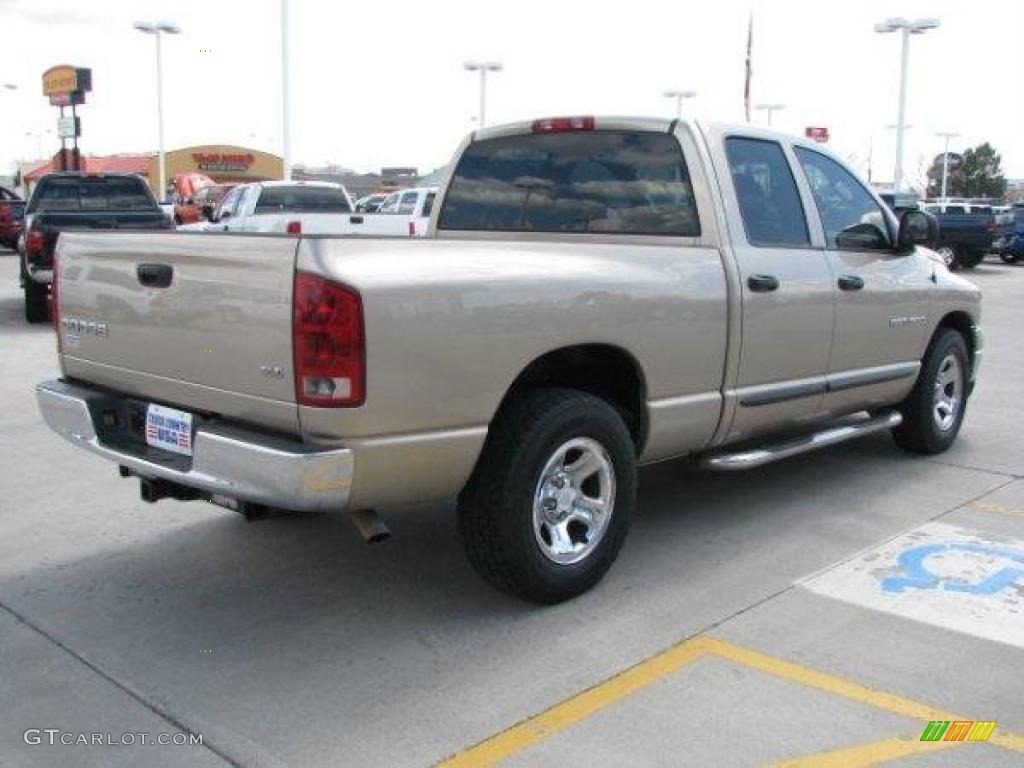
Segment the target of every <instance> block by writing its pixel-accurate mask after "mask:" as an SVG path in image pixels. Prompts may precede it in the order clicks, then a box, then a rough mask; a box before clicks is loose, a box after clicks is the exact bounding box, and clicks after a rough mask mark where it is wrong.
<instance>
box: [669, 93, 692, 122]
mask: <svg viewBox="0 0 1024 768" xmlns="http://www.w3.org/2000/svg"><path fill="white" fill-rule="evenodd" d="M696 95H697V92H696V91H665V98H666V99H675V100H676V119H677V120H678V119H679V118H681V117H682V116H683V99H692V98H693V97H694V96H696Z"/></svg>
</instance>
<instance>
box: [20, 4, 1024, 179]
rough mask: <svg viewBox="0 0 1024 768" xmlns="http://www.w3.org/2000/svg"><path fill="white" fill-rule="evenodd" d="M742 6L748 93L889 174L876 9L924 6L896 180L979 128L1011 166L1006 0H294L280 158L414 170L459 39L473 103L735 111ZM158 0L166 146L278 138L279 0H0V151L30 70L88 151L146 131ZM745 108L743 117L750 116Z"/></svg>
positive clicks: (1013, 96) (1021, 26) (24, 96)
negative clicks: (73, 117) (67, 98)
mask: <svg viewBox="0 0 1024 768" xmlns="http://www.w3.org/2000/svg"><path fill="white" fill-rule="evenodd" d="M751 11H753V14H754V78H753V99H754V101H755V102H781V103H784V104H785V105H786V109H785V110H784V111H783V112H781V113H777V114H776V116H775V118H774V124H775V126H776V127H778V128H780V129H782V130H786V131H791V132H795V133H802V132H803V129H804V127H805V126H808V125H821V126H827V127H828V128H829V130H830V132H831V134H832V142H831V146H832V147H833V149H834V150H835V151H837V152H838V153H840V154H841V155H843V156H845V157H847V158H850V159H851V161H852V162H854V164H855V165H856V166H857V168H858V169H859V170H860V171H861V172H862V173H865V174H866V172H867V162H868V157H869V154H870V153H871V152H872V148H873V160H874V162H873V165H874V178H875V180H888V179H891V178H892V165H893V145H894V138H895V137H894V132H893V131H892V130H886V128H885V126H886V124H890V123H894V122H895V121H896V107H897V92H898V84H899V37H898V35H895V34H890V35H879V34H876V33H874V32H873V30H872V25H873V24H874V22H876V21H880V20H882V19H884V18H886V17H888V16H904V17H908V18H915V17H921V16H936V17H939V18H940V19H941V21H942V26H941V28H940V29H938V30H934V31H931V32H928V33H927V34H925V35H923V36H915V37H912V38H911V46H910V48H911V50H910V87H909V98H908V105H907V118H908V123H910V124H911V126H912V127H911V129H910V130H909V131H908V133H907V145H908V146H907V151H906V155H905V158H906V159H905V169H906V175H907V177H908V178H909V179H911V180H914V179H917V178H919V177H920V175H921V173H920V169H921V168H922V167H923V166H924V165H926V162H927V161H926V158H927V159H930V158H931V157H933V156H934V155H935V153H936V152H939V151H941V149H942V141H941V139H937V138H936V137H935V136H934V135H933V134H934V133H935V132H936V131H939V130H953V131H958V132H959V133H961V134H962V135H963V137H962V138H961V139H955V140H954V141H953V143H952V145H951V149H955V150H960V149H962V148H963V147H964V146H967V145H973V144H976V143H978V142H980V141H984V140H988V141H991V142H992V143H993V144H994V145H995V147H996V149H997V150H998V151H999V152H1001V153H1002V156H1003V167H1004V169H1005V171H1006V173H1007V176H1008V177H1011V178H1013V177H1024V99H1021V88H1022V86H1021V62H1022V58H1021V53H1020V51H1021V42H1020V41H1021V34H1022V32H1024V2H1022V1H1021V0H974V2H967V1H966V0H931V1H925V0H862V1H861V2H829V0H818V1H817V2H805V1H804V0H772V2H751V0H738V1H735V2H734V1H733V0H717V2H714V3H708V2H700V3H693V2H685V0H676V1H675V2H665V0H661V1H656V2H649V1H648V0H631V2H627V3H621V2H619V3H599V2H594V1H593V0H590V1H589V2H585V1H578V0H541V1H539V2H538V1H537V0H516V1H515V2H503V3H493V2H484V1H483V0H476V2H463V1H462V0H434V1H433V2H423V0H418V2H407V0H390V1H389V2H386V3H385V2H373V0H369V1H368V2H361V3H356V2H350V1H345V2H336V1H334V0H291V39H292V84H293V93H292V107H293V110H292V111H293V115H292V126H293V128H292V132H293V140H292V141H293V156H294V160H295V162H297V163H305V164H311V165H319V164H323V163H326V162H333V163H337V164H340V165H345V166H349V167H352V168H355V169H357V170H366V169H368V168H374V169H376V168H379V167H380V166H382V165H414V166H417V167H419V168H420V169H423V170H427V169H431V168H433V167H435V166H437V165H439V164H442V163H444V162H446V161H447V160H448V159H449V157H450V155H451V152H452V151H453V150H454V148H455V146H456V144H457V143H458V141H459V139H460V138H461V137H462V136H463V135H464V134H465V133H466V132H468V131H469V130H472V128H473V125H474V123H473V122H472V118H473V117H474V116H475V114H476V111H477V80H476V76H475V75H473V74H471V73H468V72H465V71H463V69H462V62H463V61H464V60H465V59H467V58H476V57H480V58H488V59H498V60H500V61H502V62H504V64H505V71H503V72H501V73H499V74H497V75H495V76H493V78H492V79H491V82H490V86H491V87H490V88H489V93H488V115H487V118H488V122H489V123H494V122H504V121H509V120H517V119H523V118H532V117H538V116H546V115H560V114H561V115H564V114H615V115H666V116H667V115H671V114H672V113H673V111H674V106H673V105H672V104H670V102H669V101H668V100H667V99H665V98H664V97H663V96H662V95H661V94H662V92H663V91H664V90H665V89H666V88H682V89H694V90H696V91H698V96H697V98H696V99H694V100H692V101H691V102H690V103H688V104H687V105H686V108H687V111H688V112H691V113H692V114H695V115H696V116H698V117H703V118H707V119H712V120H729V121H740V120H742V119H743V71H744V65H743V60H744V53H745V46H746V35H747V18H748V15H749V14H750V12H751ZM163 18H167V19H170V20H172V21H174V22H176V23H178V24H179V25H180V26H181V28H182V31H183V33H182V34H181V35H179V36H177V37H170V38H166V39H165V41H164V56H163V60H164V79H165V88H164V111H165V136H166V147H167V148H168V149H171V148H175V147H181V146H189V145H193V144H205V143H232V144H242V145H247V146H252V147H255V148H258V149H265V150H269V151H272V152H277V153H279V152H280V150H281V143H280V125H281V118H280V84H281V79H280V44H279V0H215V1H211V0H95V2H76V1H75V0H0V29H2V31H3V32H2V36H0V40H2V43H0V51H2V55H0V83H14V84H17V85H18V86H19V90H18V91H16V92H11V91H8V90H6V89H4V90H2V91H0V170H4V171H6V170H8V169H11V168H12V167H13V163H14V161H15V160H16V159H17V158H28V157H32V156H34V155H35V154H36V147H37V139H36V138H35V137H34V136H26V132H35V133H36V134H38V133H39V132H44V134H43V148H44V150H45V151H46V152H47V153H49V152H50V151H52V150H53V149H55V147H56V139H55V138H54V136H53V134H52V133H51V134H45V131H47V130H53V129H55V118H56V108H53V107H49V106H48V105H47V103H46V99H45V98H44V97H43V96H42V95H41V84H40V76H41V74H42V72H43V70H45V69H47V68H48V67H50V66H52V65H54V64H59V63H68V64H74V65H77V66H85V67H91V68H92V71H93V89H94V90H93V92H92V93H91V94H89V97H88V104H87V105H86V106H84V107H83V108H81V112H80V114H81V117H82V125H83V137H82V140H81V146H82V148H83V150H84V151H85V152H88V153H95V154H105V153H113V152H132V151H145V150H151V149H155V147H156V143H157V140H156V93H155V79H156V75H155V53H154V45H153V39H152V37H150V36H147V35H143V34H141V33H138V32H135V31H134V30H133V29H132V22H133V21H134V20H136V19H163ZM762 119H763V117H762V116H761V115H755V120H762Z"/></svg>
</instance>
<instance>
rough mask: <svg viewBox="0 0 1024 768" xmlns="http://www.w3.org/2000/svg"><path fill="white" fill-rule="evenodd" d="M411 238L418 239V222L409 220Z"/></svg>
mask: <svg viewBox="0 0 1024 768" xmlns="http://www.w3.org/2000/svg"><path fill="white" fill-rule="evenodd" d="M409 237H416V222H415V221H413V220H412V219H409Z"/></svg>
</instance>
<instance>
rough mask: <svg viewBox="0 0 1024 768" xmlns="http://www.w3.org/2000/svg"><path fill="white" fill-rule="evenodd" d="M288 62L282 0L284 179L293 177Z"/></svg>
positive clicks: (285, 8) (283, 0)
mask: <svg viewBox="0 0 1024 768" xmlns="http://www.w3.org/2000/svg"><path fill="white" fill-rule="evenodd" d="M289 81H290V76H289V62H288V0H281V157H282V160H283V161H284V169H283V171H284V180H285V181H291V178H292V106H291V83H290V82H289Z"/></svg>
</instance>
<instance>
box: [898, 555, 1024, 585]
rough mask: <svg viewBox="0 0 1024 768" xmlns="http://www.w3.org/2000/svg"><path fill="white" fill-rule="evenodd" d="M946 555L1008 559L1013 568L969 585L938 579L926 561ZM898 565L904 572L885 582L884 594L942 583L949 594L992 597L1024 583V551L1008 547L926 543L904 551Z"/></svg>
mask: <svg viewBox="0 0 1024 768" xmlns="http://www.w3.org/2000/svg"><path fill="white" fill-rule="evenodd" d="M943 552H974V553H977V554H979V555H988V556H990V557H998V558H1005V559H1006V560H1008V561H1010V562H1011V563H1012V565H1007V566H1006V567H1005V568H1003V569H1002V570H1000V571H997V572H996V573H993V574H992V575H991V576H989V577H987V578H985V579H982V580H981V581H978V582H974V583H970V582H966V581H962V580H960V579H952V578H949V577H945V576H937V575H936V574H934V573H932V572H931V571H929V570H928V567H927V565H926V564H925V561H926V560H927V559H928V558H929V557H931V556H932V555H937V554H940V553H943ZM896 562H897V563H898V564H899V566H900V567H901V568H902V569H903V575H901V576H889V577H887V578H885V579H882V590H883V591H885V592H891V593H899V592H903V591H904V590H906V589H909V588H914V589H937V588H938V587H939V585H940V584H941V585H942V588H943V589H944V590H946V591H947V592H965V593H967V594H971V595H992V594H995V593H996V592H999V591H1000V590H1003V589H1006V588H1007V587H1009V586H1010V585H1011V584H1015V583H1017V582H1020V583H1022V584H1024V552H1021V551H1018V550H1013V549H1007V548H1005V547H991V546H987V545H985V544H975V543H973V542H954V543H951V544H925V545H923V546H920V547H914V548H912V549H908V550H906V551H904V552H902V553H901V554H900V556H899V557H898V558H897V559H896Z"/></svg>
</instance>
